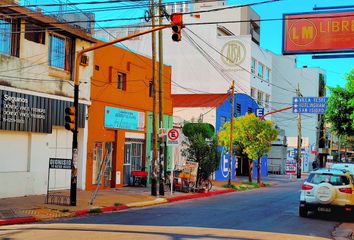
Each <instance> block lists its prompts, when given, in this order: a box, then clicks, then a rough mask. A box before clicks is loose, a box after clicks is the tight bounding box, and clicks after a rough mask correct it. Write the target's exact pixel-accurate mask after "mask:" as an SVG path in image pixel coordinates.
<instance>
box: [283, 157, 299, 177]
mask: <svg viewBox="0 0 354 240" xmlns="http://www.w3.org/2000/svg"><path fill="white" fill-rule="evenodd" d="M296 166H297V164H296V161H291V160H290V161H289V160H287V161H286V163H285V172H286V174H287V175H294V174H296V169H297V168H296Z"/></svg>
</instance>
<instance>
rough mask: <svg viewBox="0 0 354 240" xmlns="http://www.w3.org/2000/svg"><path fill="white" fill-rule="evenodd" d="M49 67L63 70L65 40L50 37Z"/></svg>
mask: <svg viewBox="0 0 354 240" xmlns="http://www.w3.org/2000/svg"><path fill="white" fill-rule="evenodd" d="M49 48H50V49H49V51H50V52H49V53H50V55H49V56H50V61H49V63H50V66H52V67H56V68H61V69H65V38H61V37H58V36H53V35H52V36H51V37H50V45H49Z"/></svg>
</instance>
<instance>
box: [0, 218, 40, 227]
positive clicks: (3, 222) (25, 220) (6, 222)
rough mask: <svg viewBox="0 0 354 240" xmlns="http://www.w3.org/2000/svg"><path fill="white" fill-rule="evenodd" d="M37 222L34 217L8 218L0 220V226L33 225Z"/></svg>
mask: <svg viewBox="0 0 354 240" xmlns="http://www.w3.org/2000/svg"><path fill="white" fill-rule="evenodd" d="M37 221H38V220H37V219H36V218H34V217H23V218H10V219H5V220H1V219H0V226H4V225H13V224H22V223H34V222H37Z"/></svg>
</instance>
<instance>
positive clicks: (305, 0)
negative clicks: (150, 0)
mask: <svg viewBox="0 0 354 240" xmlns="http://www.w3.org/2000/svg"><path fill="white" fill-rule="evenodd" d="M24 1H27V2H30V3H32V4H39V3H40V4H43V3H57V2H58V1H59V0H22V3H23V2H24ZM61 1H62V2H65V1H67V0H61ZM69 1H70V2H87V1H89V0H69ZM155 1H157V0H155ZM261 1H263V0H257V1H255V0H237V1H236V0H230V1H228V3H229V4H231V5H235V4H247V3H255V2H261ZM164 2H171V0H168V1H164ZM136 4H144V3H137V2H129V1H127V2H124V3H120V4H119V5H118V6H128V7H129V6H136ZM116 5H117V3H112V4H106V5H102V4H100V5H79V6H78V8H81V9H85V10H87V9H89V8H93V7H94V8H98V7H108V6H109V7H112V6H116ZM346 5H353V3H352V0H279V1H278V2H274V3H267V4H263V5H258V6H255V7H254V9H255V10H256V12H257V13H258V14H259V15H260V16H261V19H270V18H282V16H283V14H284V13H297V12H312V11H313V7H314V6H317V7H329V6H346ZM67 9H73V7H68V8H66V9H65V8H64V10H67ZM46 10H47V9H46ZM51 10H53V8H52V9H51ZM353 10H354V9H353ZM144 11H145V8H138V9H135V10H133V9H128V10H119V11H113V10H111V11H102V12H96V19H97V20H102V19H116V18H135V17H142V16H143V15H144ZM215 14H217V12H216V13H215ZM128 23H130V22H129V21H115V22H106V23H103V22H102V23H100V26H111V25H120V24H128ZM261 47H262V48H264V49H268V50H271V51H273V52H274V53H276V54H281V51H282V49H281V48H282V21H269V22H262V23H261ZM304 65H307V66H308V67H321V68H323V69H325V70H326V76H327V78H326V81H327V85H329V86H336V85H341V86H344V84H345V80H344V76H345V74H346V73H348V72H349V71H350V69H352V68H353V67H354V61H353V59H351V58H347V59H343V58H342V59H326V60H324V59H321V60H318V59H316V60H314V59H312V55H298V66H299V67H301V66H304Z"/></svg>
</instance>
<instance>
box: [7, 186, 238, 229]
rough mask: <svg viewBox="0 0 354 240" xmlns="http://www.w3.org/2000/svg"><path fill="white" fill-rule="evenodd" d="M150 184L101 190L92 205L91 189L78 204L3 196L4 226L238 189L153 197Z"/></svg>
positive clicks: (40, 197) (38, 197) (39, 197)
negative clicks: (53, 203)
mask: <svg viewBox="0 0 354 240" xmlns="http://www.w3.org/2000/svg"><path fill="white" fill-rule="evenodd" d="M150 191H151V189H150V188H149V187H147V188H144V187H124V188H120V189H109V190H100V191H99V192H98V193H97V197H96V201H95V203H94V205H92V206H91V205H89V201H90V199H91V194H92V192H91V191H80V190H79V191H78V192H77V206H60V205H51V204H45V198H46V195H33V196H26V197H15V198H4V199H0V226H1V225H9V224H19V223H30V222H35V221H48V220H52V219H55V218H62V217H74V216H81V215H87V214H91V213H101V212H112V211H120V210H124V209H128V208H136V207H144V206H151V205H156V204H162V203H166V202H174V201H181V200H186V199H193V198H201V197H209V196H214V195H218V194H224V193H230V192H234V190H231V189H225V188H222V187H219V186H215V187H213V190H212V191H210V192H208V193H182V192H174V193H173V195H171V193H170V192H165V196H162V197H159V196H158V197H153V196H151V192H150ZM55 193H56V194H60V195H66V196H69V191H68V190H67V191H56V192H55Z"/></svg>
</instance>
